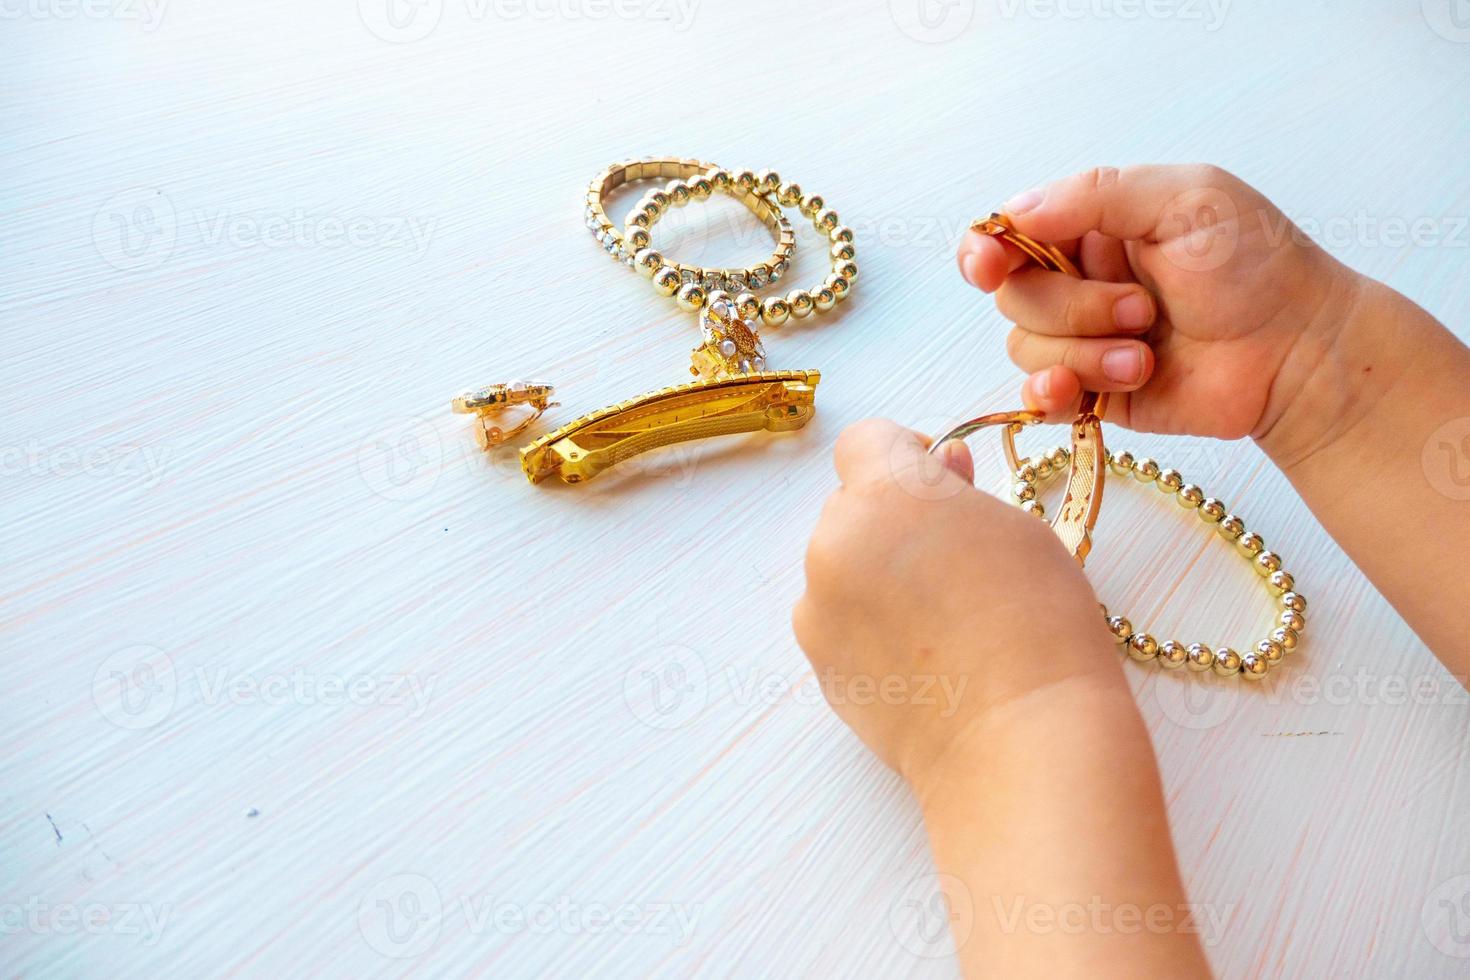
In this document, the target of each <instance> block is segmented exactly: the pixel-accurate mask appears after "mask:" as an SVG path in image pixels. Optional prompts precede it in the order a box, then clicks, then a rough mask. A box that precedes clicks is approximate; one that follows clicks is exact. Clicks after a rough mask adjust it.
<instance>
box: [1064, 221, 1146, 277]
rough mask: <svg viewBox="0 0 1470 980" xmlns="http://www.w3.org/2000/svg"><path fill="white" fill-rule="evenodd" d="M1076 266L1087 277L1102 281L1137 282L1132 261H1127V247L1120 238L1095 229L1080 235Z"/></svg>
mask: <svg viewBox="0 0 1470 980" xmlns="http://www.w3.org/2000/svg"><path fill="white" fill-rule="evenodd" d="M1077 264H1078V266H1079V267H1080V268H1081V269H1082V274H1083V275H1084V276H1086V277H1087V278H1089V279H1099V280H1101V281H1103V282H1137V281H1138V279H1137V277H1136V276H1134V274H1133V263H1131V262H1129V261H1128V247H1127V245H1125V244H1124V243H1123V240H1122V239H1120V238H1109V237H1108V236H1107V235H1104V234H1102V233H1101V232H1097V231H1089V232H1088V233H1087V234H1085V235H1083V236H1082V244H1081V246H1080V248H1079V249H1078V263H1077Z"/></svg>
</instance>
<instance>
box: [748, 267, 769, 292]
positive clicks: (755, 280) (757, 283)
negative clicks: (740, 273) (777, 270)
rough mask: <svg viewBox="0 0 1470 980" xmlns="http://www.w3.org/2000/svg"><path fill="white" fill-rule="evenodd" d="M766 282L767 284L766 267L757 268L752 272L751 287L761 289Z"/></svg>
mask: <svg viewBox="0 0 1470 980" xmlns="http://www.w3.org/2000/svg"><path fill="white" fill-rule="evenodd" d="M765 284H766V273H765V270H764V269H757V270H755V272H754V273H752V274H751V277H750V286H751V288H752V289H760V288H761V287H762V286H764V285H765Z"/></svg>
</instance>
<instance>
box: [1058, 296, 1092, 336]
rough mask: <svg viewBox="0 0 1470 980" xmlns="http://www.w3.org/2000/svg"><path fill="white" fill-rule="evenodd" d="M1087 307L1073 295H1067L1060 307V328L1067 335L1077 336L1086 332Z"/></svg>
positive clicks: (1078, 297)
mask: <svg viewBox="0 0 1470 980" xmlns="http://www.w3.org/2000/svg"><path fill="white" fill-rule="evenodd" d="M1087 321H1088V307H1087V304H1086V303H1084V302H1083V301H1082V298H1081V297H1080V296H1078V295H1076V294H1075V293H1073V294H1072V295H1069V296H1068V297H1067V299H1066V302H1065V303H1064V304H1063V305H1062V326H1063V327H1065V328H1066V330H1067V332H1068V333H1073V334H1078V333H1083V332H1085V331H1086V330H1087V326H1088V323H1087Z"/></svg>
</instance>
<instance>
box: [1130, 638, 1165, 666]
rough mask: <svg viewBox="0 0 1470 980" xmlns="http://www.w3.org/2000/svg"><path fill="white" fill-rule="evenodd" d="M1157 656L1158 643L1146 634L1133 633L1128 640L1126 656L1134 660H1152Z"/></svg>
mask: <svg viewBox="0 0 1470 980" xmlns="http://www.w3.org/2000/svg"><path fill="white" fill-rule="evenodd" d="M1158 655H1159V644H1158V641H1157V640H1155V639H1154V638H1153V637H1152V636H1150V635H1148V634H1147V633H1134V634H1133V635H1132V636H1130V637H1129V638H1128V656H1130V657H1132V658H1133V659H1134V660H1139V661H1147V660H1152V659H1153V658H1155V657H1157V656H1158Z"/></svg>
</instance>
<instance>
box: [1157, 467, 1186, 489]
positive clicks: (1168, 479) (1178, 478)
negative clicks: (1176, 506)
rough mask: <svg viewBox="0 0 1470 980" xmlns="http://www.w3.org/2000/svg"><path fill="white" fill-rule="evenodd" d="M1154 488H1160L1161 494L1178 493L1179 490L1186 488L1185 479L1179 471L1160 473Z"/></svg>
mask: <svg viewBox="0 0 1470 980" xmlns="http://www.w3.org/2000/svg"><path fill="white" fill-rule="evenodd" d="M1154 486H1156V487H1158V488H1159V492H1160V493H1178V492H1179V488H1180V487H1182V486H1184V477H1183V475H1181V474H1180V472H1179V471H1178V470H1164V471H1162V472H1161V473H1159V478H1158V479H1157V480H1155V481H1154Z"/></svg>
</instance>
